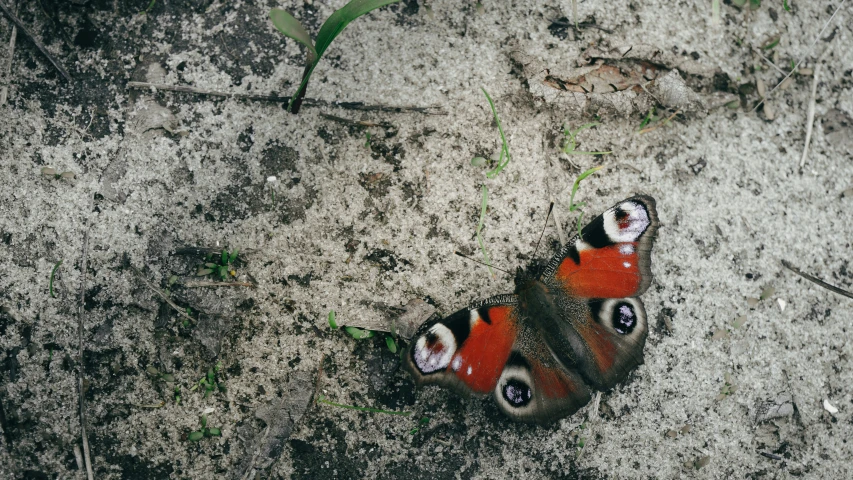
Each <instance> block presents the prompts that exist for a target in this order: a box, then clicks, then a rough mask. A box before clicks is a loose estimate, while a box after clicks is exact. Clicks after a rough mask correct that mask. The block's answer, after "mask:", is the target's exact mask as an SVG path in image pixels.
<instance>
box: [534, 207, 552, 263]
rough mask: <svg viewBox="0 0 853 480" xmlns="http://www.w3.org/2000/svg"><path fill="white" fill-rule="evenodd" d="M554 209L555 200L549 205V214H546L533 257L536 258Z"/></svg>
mask: <svg viewBox="0 0 853 480" xmlns="http://www.w3.org/2000/svg"><path fill="white" fill-rule="evenodd" d="M552 210H554V202H551V205H550V206H549V207H548V215H546V216H545V225H542V233H540V234H539V241H538V242H536V249H534V250H533V258H536V252H538V251H539V244H541V243H542V237H543V236H544V235H545V228H546V227H547V226H548V220H549V219H550V218H551V211H552Z"/></svg>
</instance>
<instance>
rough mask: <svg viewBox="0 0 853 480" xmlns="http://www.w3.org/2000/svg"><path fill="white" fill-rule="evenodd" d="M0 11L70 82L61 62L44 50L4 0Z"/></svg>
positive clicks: (0, 2) (69, 76)
mask: <svg viewBox="0 0 853 480" xmlns="http://www.w3.org/2000/svg"><path fill="white" fill-rule="evenodd" d="M0 10H3V13H5V14H6V16H7V17H9V20H11V21H12V23H14V24H15V25H17V27H18V28H19V29H20V30H21V33H23V34H24V35H25V36H26V37H27V38H29V39H30V41H31V42H33V44H34V45H35V46H36V48H38V49H39V51H40V52H41V53H42V55H44V56H45V57H47V59H48V60H50V63H52V64H53V66H54V67H55V68H56V69H57V70H59V73H61V74H62V76H63V77H65V80H67V81H69V82H70V81H71V75H69V74H68V71H67V70H65V68H64V67H63V66H62V65H61V64H60V63H59V60H57V59H56V58H54V56H53V55H51V54H50V52H48V51H47V49H46V48H44V45H42V44H41V42H39V41H38V39H37V38H36V37H34V36H33V34H32V33H30V31H29V30H27V27H25V26H24V24H23V23H21V20H20V19H19V18H18V17H17V16H15V14H14V13H12V10H9V7H7V6H6V4H5V3H3V0H0Z"/></svg>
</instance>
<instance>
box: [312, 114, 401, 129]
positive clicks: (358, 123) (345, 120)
mask: <svg viewBox="0 0 853 480" xmlns="http://www.w3.org/2000/svg"><path fill="white" fill-rule="evenodd" d="M320 116H321V117H323V118H327V119H329V120H332V121H335V122H338V123H343V124H345V125H355V126H357V127H383V128H388V127H390V126H391V125H389V124H388V122H382V123H376V122H369V121H367V120H350V119H348V118H343V117H339V116H337V115H329V114H328V113H321V114H320Z"/></svg>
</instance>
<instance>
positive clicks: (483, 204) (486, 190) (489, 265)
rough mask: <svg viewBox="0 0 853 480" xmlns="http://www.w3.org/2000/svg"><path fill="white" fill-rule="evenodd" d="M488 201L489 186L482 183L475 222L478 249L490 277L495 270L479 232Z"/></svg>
mask: <svg viewBox="0 0 853 480" xmlns="http://www.w3.org/2000/svg"><path fill="white" fill-rule="evenodd" d="M488 203H489V187H487V186H485V185H483V201H482V202H480V222H479V223H478V224H477V243H479V244H480V250H481V251H482V252H483V259H484V260H485V263H486V267H487V268H488V269H489V275H491V276H492V277H494V276H495V272H493V271H492V261H491V260H489V252H487V251H486V244H485V242H483V235H481V232H482V230H483V222H484V221H485V219H486V205H487V204H488Z"/></svg>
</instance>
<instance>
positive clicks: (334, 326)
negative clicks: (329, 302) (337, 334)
mask: <svg viewBox="0 0 853 480" xmlns="http://www.w3.org/2000/svg"><path fill="white" fill-rule="evenodd" d="M329 326H330V327H332V330H337V329H338V322H336V321H335V311H334V310H329Z"/></svg>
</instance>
